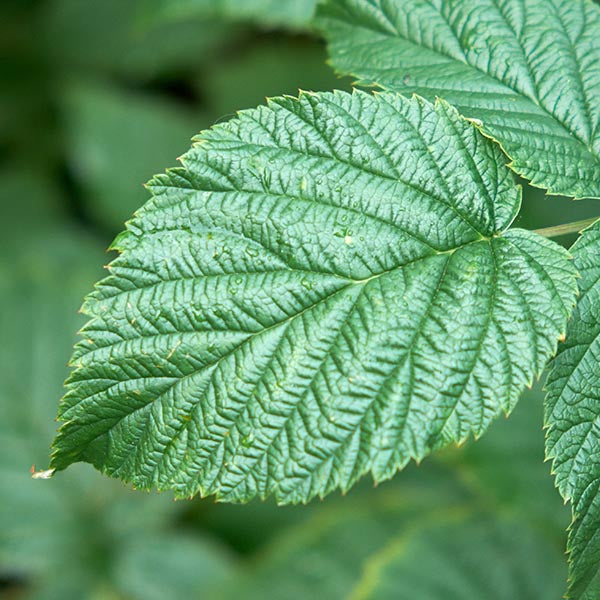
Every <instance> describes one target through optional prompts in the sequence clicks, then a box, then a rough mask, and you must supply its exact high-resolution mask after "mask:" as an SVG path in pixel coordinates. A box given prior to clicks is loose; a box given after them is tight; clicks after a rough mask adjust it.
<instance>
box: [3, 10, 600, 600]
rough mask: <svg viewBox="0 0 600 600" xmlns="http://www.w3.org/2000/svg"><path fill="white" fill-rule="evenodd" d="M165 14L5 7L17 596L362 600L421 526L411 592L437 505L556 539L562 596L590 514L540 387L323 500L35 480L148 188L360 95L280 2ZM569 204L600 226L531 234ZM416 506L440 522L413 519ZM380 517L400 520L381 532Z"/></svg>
mask: <svg viewBox="0 0 600 600" xmlns="http://www.w3.org/2000/svg"><path fill="white" fill-rule="evenodd" d="M179 1H180V2H181V3H182V6H183V4H184V0H179ZM242 1H243V0H242ZM161 3H162V6H166V4H167V0H134V1H131V2H129V1H127V2H126V1H124V0H48V1H46V2H41V1H36V0H4V1H3V2H2V3H1V4H0V6H1V8H0V12H1V13H2V14H0V59H1V60H0V77H1V78H2V85H0V162H2V165H1V166H0V217H1V218H0V229H1V230H0V341H1V344H0V481H1V484H0V490H1V496H0V597H2V598H4V597H6V598H10V599H11V600H13V599H19V600H21V599H26V600H29V599H34V598H35V599H39V598H41V599H48V600H54V599H56V598H60V599H63V598H65V599H69V598H77V599H80V598H84V599H87V598H90V599H95V600H97V599H111V600H114V599H120V598H127V599H134V600H135V599H144V600H146V599H148V598H149V599H152V598H159V597H160V598H166V597H168V598H176V599H177V598H186V599H187V598H194V597H205V598H218V597H219V594H220V593H221V592H222V593H223V594H226V593H230V592H231V593H235V592H234V590H236V589H239V586H240V585H243V586H246V588H245V589H246V592H247V595H248V596H249V597H252V596H253V595H254V596H255V597H273V598H276V597H278V594H281V597H282V598H286V597H287V598H292V599H294V600H295V599H296V598H298V599H303V598H306V597H319V598H323V599H325V600H329V599H331V600H337V599H338V598H340V597H341V596H343V594H344V593H346V592H347V591H349V588H348V587H347V583H348V582H347V581H342V582H341V585H343V587H338V586H339V585H340V578H342V579H343V578H345V577H350V578H351V579H352V581H351V583H352V585H354V584H357V583H358V582H359V580H360V579H361V578H362V577H363V575H364V574H365V573H367V572H371V571H372V570H373V569H374V568H376V567H377V565H380V564H381V565H384V563H383V562H382V561H380V560H379V559H378V558H377V556H378V555H379V552H380V551H381V550H382V548H384V547H385V544H386V543H387V542H386V541H390V543H392V542H391V540H392V539H396V538H398V539H400V538H402V536H403V535H406V534H407V533H408V532H409V530H410V531H415V537H413V538H411V539H412V540H414V541H413V542H412V543H413V544H418V546H415V545H411V546H410V548H411V550H410V553H411V560H412V561H413V563H412V564H413V565H416V567H418V569H415V568H412V567H411V565H409V564H408V563H403V562H401V561H400V562H398V561H393V562H389V563H388V562H385V568H384V569H382V571H381V572H382V574H385V575H386V577H388V576H391V575H392V574H393V578H394V580H395V579H403V578H405V577H409V576H410V578H411V579H410V580H408V579H407V580H406V581H409V583H408V584H407V585H410V586H412V585H416V583H415V581H416V580H415V578H416V577H428V572H427V571H426V569H437V568H441V567H439V565H437V566H432V567H428V565H430V564H432V563H431V562H429V563H428V562H426V561H425V560H424V559H423V560H420V559H419V557H420V556H423V555H422V554H419V552H421V551H422V549H423V548H426V544H427V543H429V540H431V539H432V536H433V538H434V539H439V537H440V536H441V537H442V541H444V540H445V541H444V543H450V541H451V540H450V537H449V536H446V534H445V532H446V531H447V530H445V529H443V528H442V529H439V530H438V529H437V528H436V527H437V526H434V525H433V524H431V526H430V527H429V529H428V530H420V529H419V531H418V532H417V531H416V530H415V527H416V525H417V524H418V523H416V519H417V517H416V515H417V513H418V514H419V515H420V516H421V517H424V518H426V519H427V518H429V517H428V516H427V515H429V514H433V513H440V514H445V513H447V512H449V511H452V510H453V509H454V508H457V507H459V506H460V507H462V508H460V510H461V511H463V512H464V511H466V513H465V514H463V515H462V516H464V518H465V519H472V518H473V517H472V516H471V513H470V512H469V511H470V510H471V509H470V508H468V507H469V506H475V507H476V509H474V510H476V511H477V512H478V513H480V512H481V511H482V510H484V511H487V512H488V514H489V513H492V514H496V515H498V514H499V513H501V514H502V517H501V519H500V520H499V521H495V522H496V523H499V525H497V526H496V527H499V528H500V532H499V535H498V536H497V537H496V538H494V539H500V540H503V539H505V536H506V535H509V536H512V535H513V534H514V529H511V528H509V527H508V526H506V527H505V525H504V524H505V523H507V522H508V523H511V522H512V523H514V522H515V521H516V522H517V523H519V524H521V525H520V526H519V529H518V531H517V534H518V537H517V538H515V539H523V540H534V541H535V540H544V547H543V548H542V549H541V550H539V552H540V556H541V557H547V560H545V561H544V562H543V563H542V564H541V565H540V564H537V565H533V566H532V569H531V572H532V573H533V574H535V576H536V577H538V578H539V577H543V579H544V581H545V586H546V587H544V588H534V589H536V590H539V589H542V590H543V593H544V596H542V597H543V598H552V597H556V598H558V597H560V595H561V594H562V592H563V584H562V581H563V575H564V573H563V571H562V569H563V567H562V561H561V560H560V555H561V551H562V550H561V549H562V547H563V545H564V539H563V529H564V525H565V523H566V522H567V521H568V517H569V515H568V509H566V508H565V507H563V505H562V503H561V501H560V499H559V498H558V496H557V493H556V492H555V490H554V488H553V485H552V480H551V478H550V475H549V465H548V464H544V463H543V462H542V456H543V442H542V439H543V436H542V431H541V423H542V418H541V401H542V396H541V393H540V392H539V391H538V392H534V393H532V394H530V395H528V396H527V397H525V398H523V399H522V401H521V403H520V404H519V406H518V407H517V409H516V410H515V412H514V414H513V415H512V416H511V419H510V421H508V422H500V423H495V424H494V425H492V427H491V428H490V431H489V433H488V434H487V435H486V437H485V438H484V439H482V440H481V441H479V442H478V443H477V444H476V445H471V444H469V445H468V446H467V447H466V448H462V449H459V450H448V451H446V452H445V453H444V454H443V455H442V456H440V457H438V458H437V459H435V460H432V459H428V460H427V461H425V463H424V464H423V465H421V466H420V467H418V468H417V467H415V468H411V469H410V470H409V471H407V472H405V473H402V474H400V475H399V476H398V477H396V478H395V480H394V482H393V483H388V484H382V485H381V486H380V487H379V488H377V489H373V488H372V486H371V485H370V483H369V482H364V483H363V484H362V485H360V486H358V488H357V489H356V490H354V491H353V492H351V493H350V494H348V496H346V497H341V496H339V495H334V496H332V497H331V498H328V499H327V500H325V501H323V502H313V503H311V504H309V505H308V506H307V507H281V508H279V507H276V506H275V505H274V503H272V502H269V503H264V504H263V503H256V502H253V503H251V504H249V505H247V506H226V505H218V504H214V503H213V502H211V501H193V502H177V503H175V502H173V501H172V499H171V497H170V496H168V495H148V494H146V493H142V492H134V491H132V490H130V489H128V488H126V487H125V486H123V485H121V484H120V483H118V482H114V481H110V480H108V479H107V478H104V477H102V476H100V475H98V474H96V473H94V472H93V471H92V470H91V469H90V468H86V467H85V466H83V465H81V466H77V467H74V468H73V469H72V471H70V472H68V473H64V474H62V475H61V476H60V477H56V478H54V479H53V480H50V481H40V480H32V479H31V477H30V473H29V469H30V467H31V465H32V464H35V465H36V468H38V469H43V468H44V467H45V466H46V465H47V461H48V452H49V444H50V441H51V439H52V437H53V434H54V429H55V428H54V423H53V418H54V415H55V412H56V407H57V404H58V399H59V397H60V396H61V394H62V382H63V379H64V378H65V377H66V375H67V372H68V369H67V366H66V362H67V360H68V357H69V354H70V351H71V347H72V343H73V341H74V340H75V338H76V335H75V334H76V330H77V329H78V328H79V327H80V326H81V325H82V319H81V318H80V316H79V315H78V314H77V309H78V307H79V305H80V303H81V298H82V296H83V294H84V293H86V292H87V291H89V289H90V286H91V284H92V282H93V281H95V280H97V279H98V278H99V277H100V275H101V267H102V265H103V264H105V263H106V262H107V261H108V260H109V257H108V256H107V255H106V254H105V252H104V251H105V248H106V247H107V246H108V244H109V243H110V241H111V239H112V237H113V235H114V233H116V232H117V231H118V230H120V229H121V228H122V219H124V218H127V217H128V216H129V215H130V214H131V212H133V211H134V210H135V209H136V208H137V207H138V206H139V205H140V204H141V203H142V202H143V201H144V199H145V192H144V190H143V187H142V184H143V183H144V181H145V180H146V179H147V178H148V177H149V176H150V175H152V174H153V172H154V171H155V170H156V169H157V168H159V169H162V168H163V167H164V166H166V165H169V164H175V159H176V157H177V156H178V155H179V154H180V153H181V152H182V151H183V150H184V149H186V148H187V147H188V146H189V139H190V138H191V137H192V135H194V134H195V133H197V132H198V131H200V130H202V129H204V128H206V127H207V126H209V125H210V124H211V123H212V122H214V121H216V120H224V119H227V118H229V116H231V115H232V113H234V111H235V110H237V109H243V108H248V107H249V106H253V105H256V104H258V103H260V102H262V101H263V98H264V96H272V95H280V94H284V93H296V92H297V88H298V87H301V88H304V89H309V90H310V89H312V90H328V89H333V88H334V87H338V88H339V87H342V88H345V89H347V88H348V80H341V81H340V80H338V79H337V78H336V77H335V76H334V75H333V74H332V73H331V72H330V71H328V69H327V68H326V67H325V66H324V61H325V51H324V48H323V45H322V44H321V42H319V41H318V40H316V39H314V38H312V37H310V36H309V35H308V34H305V33H302V34H299V33H297V31H298V27H304V25H305V21H304V19H305V16H303V15H306V14H307V13H303V12H302V11H303V10H305V6H304V5H302V6H301V3H300V2H298V3H297V2H296V1H295V0H294V2H287V3H284V2H281V3H280V2H274V0H270V5H271V7H275V8H280V9H281V12H274V10H272V11H270V12H268V14H267V15H266V18H261V16H260V13H255V14H253V15H252V14H249V13H248V12H246V14H244V10H246V9H243V10H241V12H239V13H237V12H236V11H235V10H233V11H231V10H230V11H229V13H228V15H226V16H227V18H223V17H219V15H217V14H215V13H213V14H211V15H208V14H206V13H201V12H195V13H194V14H192V13H191V12H187V13H185V12H183V11H180V12H179V13H178V14H175V13H173V14H172V15H168V14H164V15H161V13H160V11H158V10H156V9H157V8H161V6H160V5H161ZM229 3H230V4H231V6H234V5H233V0H229ZM188 4H189V5H190V6H191V5H192V4H193V2H192V0H189V2H188ZM262 4H263V6H268V5H269V3H268V2H267V0H263V2H262ZM309 4H310V2H309V3H307V5H306V6H308V5H309ZM257 5H258V4H257ZM247 6H249V4H248V5H247ZM286 6H287V7H288V8H289V7H291V8H292V9H294V10H297V11H299V12H297V13H296V17H294V19H295V20H294V19H292V21H285V19H286V17H285V13H284V12H283V11H284V9H285V7H286ZM155 10H156V12H149V11H155ZM236 14H237V15H238V16H240V15H241V16H242V17H243V18H242V19H241V20H239V21H238V20H234V19H232V17H235V16H236ZM282 15H284V16H283V17H282ZM298 15H300V16H298ZM286 22H289V23H290V24H291V27H293V29H294V33H291V32H290V30H289V29H288V28H286V27H285V26H284V24H285V23H286ZM275 26H277V29H274V27H275ZM125 163H126V164H125ZM108 173H110V177H109V175H108ZM567 206H568V210H569V214H570V215H573V217H574V218H584V217H586V216H591V215H593V214H595V211H594V209H593V206H590V204H589V203H587V204H586V203H584V202H580V203H578V204H576V205H575V206H572V205H571V203H569V202H568V201H567V200H561V199H557V198H553V199H552V201H551V202H549V201H548V199H546V198H543V195H542V194H541V192H539V191H535V192H532V190H530V189H528V190H526V195H525V199H524V208H523V211H522V216H521V217H520V218H519V221H518V222H517V225H518V226H520V227H532V226H535V227H540V226H545V225H550V224H553V223H557V222H561V221H562V220H563V217H564V214H565V207H567ZM575 210H577V211H578V212H577V213H575V212H573V211H575ZM567 241H568V240H567ZM415 502H417V503H419V504H420V505H421V506H425V505H426V506H427V510H426V511H425V510H423V511H422V510H421V509H420V508H414V507H413V508H410V505H411V503H412V504H413V506H414V503H415ZM465 506H466V507H467V508H465ZM380 507H385V512H384V514H387V513H388V512H393V513H395V514H397V515H398V516H397V517H395V518H394V519H393V520H390V521H386V520H384V519H383V516H384V514H382V516H381V518H379V517H377V514H378V510H379V508H380ZM382 510H383V508H382ZM411 510H412V511H413V512H412V514H414V515H415V518H414V519H413V518H411ZM461 514H462V513H461ZM373 515H375V516H373ZM461 518H462V517H461ZM407 520H408V521H410V523H409V524H406V521H407ZM374 522H375V524H374ZM336 523H337V525H336ZM336 527H338V529H336ZM496 531H498V529H496ZM517 534H514V535H517ZM411 535H412V534H411ZM520 536H523V537H522V538H521V537H520ZM357 539H359V540H361V542H362V543H363V544H364V547H362V546H361V548H358V552H357V546H356V540H357ZM511 539H512V538H511ZM352 540H354V542H352ZM528 543H531V544H533V542H528ZM537 543H539V542H536V544H537ZM488 546H489V545H488ZM491 547H492V551H493V552H497V556H498V560H499V561H501V560H510V559H511V558H514V556H516V557H519V556H521V554H520V553H519V552H517V551H516V550H514V547H513V546H512V545H511V544H509V545H507V546H503V547H501V548H500V549H498V548H499V547H498V546H496V545H494V544H492V545H491ZM527 547H528V548H531V550H530V552H529V554H530V555H531V554H535V553H536V552H538V550H537V548H538V546H537V545H535V544H534V545H529V546H527ZM452 551H453V550H452ZM513 555H514V556H513ZM556 556H558V558H559V560H558V562H557V559H556V558H554V557H556ZM428 558H429V559H431V560H433V557H432V556H430V555H428ZM530 558H531V557H530ZM532 560H533V558H532ZM278 564H281V565H291V566H290V570H289V571H288V572H287V575H286V572H283V571H281V572H279V573H277V574H276V576H275V575H273V571H272V569H273V568H275V567H277V565H278ZM473 568H474V569H476V570H477V569H479V567H478V566H475V567H473ZM407 569H408V570H409V571H410V573H409V574H407ZM494 572H496V573H497V572H498V571H494ZM505 572H506V571H505ZM482 575H483V576H485V573H483V571H482ZM528 577H529V575H528ZM386 580H387V581H389V580H390V579H389V578H388V579H386ZM489 581H490V582H491V581H494V580H492V579H490V580H489ZM394 585H395V586H396V587H397V588H398V589H400V587H401V585H402V582H401V581H398V582H397V583H395V584H394ZM490 585H492V583H490ZM357 589H359V591H360V589H366V588H357ZM393 589H395V588H393ZM415 589H418V588H415ZM476 589H477V588H476ZM357 593H358V592H357ZM443 593H444V591H443V590H442V592H440V594H441V595H439V596H438V597H439V598H444V599H446V598H447V597H449V596H448V595H446V596H444V595H443ZM489 595H490V597H492V598H493V597H494V596H493V595H492V593H491V592H490V594H489ZM497 595H498V594H497ZM382 597H383V596H382ZM429 597H431V596H420V595H418V594H417V593H416V592H415V593H414V594H412V596H411V600H424V599H425V598H429ZM472 597H473V599H474V600H475V598H477V600H478V598H479V597H480V596H479V597H478V596H472ZM499 597H502V596H499ZM531 597H532V598H537V597H539V595H538V596H536V595H534V594H532V595H531Z"/></svg>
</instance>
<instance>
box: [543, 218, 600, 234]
mask: <svg viewBox="0 0 600 600" xmlns="http://www.w3.org/2000/svg"><path fill="white" fill-rule="evenodd" d="M598 219H600V217H592V218H591V219H583V220H582V221H574V222H573V223H565V224H564V225H554V227H544V228H543V229H534V230H533V233H538V234H539V235H543V236H544V237H548V238H552V237H558V236H560V235H567V234H569V233H579V232H580V231H581V230H582V229H585V228H586V227H587V226H588V225H591V224H592V223H595V222H596V221H598Z"/></svg>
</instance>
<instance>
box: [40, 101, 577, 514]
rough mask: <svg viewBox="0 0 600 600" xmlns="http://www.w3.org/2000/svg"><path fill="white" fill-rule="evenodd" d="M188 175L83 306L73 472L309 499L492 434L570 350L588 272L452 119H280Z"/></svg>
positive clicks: (147, 214) (228, 139)
mask: <svg viewBox="0 0 600 600" xmlns="http://www.w3.org/2000/svg"><path fill="white" fill-rule="evenodd" d="M183 165H184V167H183V168H180V169H176V170H172V171H170V172H169V173H167V174H166V175H163V176H159V177H157V178H155V179H154V180H153V181H152V182H151V183H150V189H151V191H152V193H153V196H154V198H153V199H152V200H151V201H150V202H148V203H147V204H146V205H145V206H144V207H143V208H142V209H141V210H140V211H139V212H138V213H137V214H136V216H135V218H134V219H133V220H132V221H130V222H129V224H128V229H127V231H126V232H125V233H124V234H122V235H121V236H119V238H118V239H117V241H116V243H115V247H116V248H118V249H119V250H120V251H121V252H122V254H121V255H120V256H119V257H118V258H117V259H116V260H115V261H113V263H112V265H111V267H110V271H111V274H110V276H109V277H108V278H107V279H105V280H104V281H102V282H101V283H100V284H99V286H98V288H97V290H96V291H95V292H94V293H93V294H92V295H91V296H89V297H88V299H87V301H86V302H85V304H84V307H83V310H84V311H85V312H86V313H87V314H88V315H89V316H90V317H91V321H90V322H89V323H88V325H87V326H86V327H85V328H84V329H83V337H84V339H83V340H82V341H81V342H80V343H79V344H78V346H77V348H76V350H75V353H74V355H73V360H72V364H73V366H74V367H75V371H74V372H73V374H72V376H71V378H70V380H69V392H68V393H67V395H66V396H65V398H64V399H63V401H62V404H61V407H60V415H59V416H60V418H61V419H62V420H63V421H66V422H65V424H64V425H63V426H62V428H61V430H60V434H59V436H58V438H57V439H56V441H55V452H54V455H53V459H52V466H53V467H54V468H56V469H63V468H65V467H67V466H68V465H69V464H70V463H73V462H76V461H81V460H83V461H88V462H91V463H93V464H94V465H95V466H96V467H97V468H99V469H101V470H102V471H104V472H106V473H108V474H110V475H112V476H117V477H121V478H123V479H125V480H128V481H131V482H133V483H134V485H136V486H139V487H142V488H148V487H151V486H156V487H158V488H172V489H174V490H175V492H176V494H177V495H179V496H188V495H191V494H194V493H197V492H200V493H201V494H203V495H204V494H216V495H217V496H218V497H219V498H221V499H224V500H231V501H243V500H248V499H249V498H252V497H253V496H255V495H259V496H261V497H264V496H266V495H268V494H273V495H275V497H276V498H277V499H278V500H279V501H280V502H298V501H306V500H308V499H309V498H311V497H313V496H315V495H320V496H322V495H324V494H326V493H327V492H329V491H330V490H332V489H334V488H336V487H341V488H342V489H347V488H349V487H350V486H351V485H352V484H353V483H354V482H355V481H356V480H357V479H358V478H359V477H360V476H361V475H362V474H363V473H366V472H369V471H370V472H371V473H372V474H373V476H374V478H375V479H376V480H381V479H385V478H388V477H390V476H392V475H393V474H394V472H395V471H396V470H397V469H399V468H401V467H402V466H403V465H405V464H406V463H407V461H409V460H410V459H411V458H414V459H417V460H420V459H421V458H423V457H424V456H425V455H427V454H428V453H429V452H430V451H431V450H433V449H435V448H438V447H441V446H444V445H446V444H449V443H451V442H460V441H463V440H465V439H466V438H467V437H468V436H469V435H470V434H474V435H475V436H479V435H481V434H482V433H483V431H484V430H485V429H486V428H487V426H488V424H489V423H490V421H491V420H492V419H493V418H494V417H495V416H497V415H498V414H500V413H503V412H504V413H508V412H509V411H510V410H511V409H512V408H513V406H514V405H515V403H516V401H517V399H518V397H519V394H520V392H521V391H522V389H523V387H524V386H525V385H527V384H529V383H531V381H532V379H533V377H534V375H536V374H539V373H540V371H541V370H542V369H543V367H544V365H545V363H546V361H547V359H548V358H549V357H550V355H552V354H553V352H554V351H555V348H556V340H557V338H558V337H559V336H560V335H561V334H563V333H564V329H565V325H566V319H567V316H568V314H569V313H570V310H571V307H572V304H573V302H574V294H575V289H576V284H575V278H574V269H573V267H572V265H571V262H570V261H569V260H568V258H567V253H566V251H564V250H563V249H562V248H560V247H559V246H558V245H556V244H554V243H553V242H551V241H549V240H547V239H545V238H542V237H540V236H538V235H536V234H533V233H530V232H527V231H523V230H519V229H512V230H509V231H506V230H507V228H508V227H509V225H510V223H511V222H512V220H513V219H514V217H515V215H516V213H517V211H518V208H519V202H520V190H519V188H517V187H516V186H515V185H514V183H513V181H512V175H511V173H510V171H509V170H508V169H506V168H505V167H504V165H503V156H502V153H501V152H500V150H499V148H498V147H497V146H496V145H495V144H494V143H493V142H491V141H490V140H488V139H486V138H484V137H483V136H482V135H481V134H480V133H479V132H478V131H477V130H476V129H475V128H474V127H473V126H472V125H471V124H470V123H468V122H467V121H466V120H464V119H462V118H461V117H460V116H459V115H458V113H457V112H456V111H455V110H454V109H452V108H451V107H450V106H449V105H447V104H446V103H444V102H439V103H437V104H436V105H435V106H433V105H431V104H429V103H427V102H426V101H424V100H422V99H418V98H413V99H412V100H408V99H405V98H403V97H402V96H399V95H395V94H383V95H378V96H372V95H368V94H365V93H362V92H356V93H354V94H347V93H341V92H340V93H333V94H330V93H324V94H303V95H301V97H300V98H299V99H295V98H290V97H286V98H277V99H274V100H272V101H271V102H270V104H269V106H265V107H261V108H259V109H257V110H252V111H245V112H242V113H240V115H239V118H238V119H235V120H233V121H231V122H229V123H226V124H222V125H218V126H216V127H214V128H213V129H211V130H209V131H207V132H204V133H203V134H202V135H201V136H200V137H199V138H197V140H196V144H195V145H194V146H193V147H192V149H191V150H190V151H189V152H188V153H187V154H186V155H185V156H184V158H183Z"/></svg>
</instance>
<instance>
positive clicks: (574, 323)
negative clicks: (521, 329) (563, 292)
mask: <svg viewBox="0 0 600 600" xmlns="http://www.w3.org/2000/svg"><path fill="white" fill-rule="evenodd" d="M572 252H573V255H574V256H575V265H576V267H577V269H578V270H579V272H580V273H581V280H580V282H579V289H580V294H581V297H580V298H579V301H578V303H577V308H576V309H575V312H574V314H573V318H572V320H571V322H570V323H569V327H568V331H567V338H566V341H565V342H564V343H563V344H561V347H560V351H559V354H558V356H557V357H556V359H555V360H554V362H553V368H552V371H551V372H550V375H549V377H548V384H547V387H548V397H547V400H546V418H545V420H546V425H547V427H548V429H547V435H546V454H547V456H548V458H551V459H552V463H553V470H554V473H555V475H556V485H557V486H558V489H559V490H560V492H561V494H562V495H563V496H564V498H565V500H570V501H571V504H572V508H573V524H572V525H571V529H570V532H569V546H568V548H569V554H570V564H571V572H570V596H569V597H571V598H586V599H589V600H592V598H598V597H599V596H600V454H599V452H598V448H599V445H600V425H599V424H600V261H599V260H598V257H600V222H598V223H596V224H594V225H593V226H592V227H590V228H589V229H587V230H586V231H584V233H583V235H582V237H581V238H580V239H579V240H578V241H577V242H576V243H575V245H574V246H573V248H572Z"/></svg>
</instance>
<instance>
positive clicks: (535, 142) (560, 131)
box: [318, 0, 600, 198]
mask: <svg viewBox="0 0 600 600" xmlns="http://www.w3.org/2000/svg"><path fill="white" fill-rule="evenodd" d="M318 25H319V27H320V28H321V29H322V30H323V31H324V33H325V36H326V38H327V39H328V41H329V49H330V55H331V57H332V62H333V65H334V66H335V67H336V68H337V69H338V70H339V71H340V72H341V73H344V74H351V75H354V76H357V77H358V78H359V82H360V83H361V84H362V85H378V86H381V87H383V88H385V89H389V90H394V91H398V92H402V93H412V92H414V93H417V94H420V95H421V96H424V97H426V98H429V99H430V100H433V99H434V98H435V97H437V96H439V97H441V98H444V99H445V100H447V101H448V102H450V103H451V104H453V105H454V106H456V107H457V108H458V109H459V111H460V112H461V113H462V114H464V115H466V116H468V117H472V118H473V119H477V121H478V122H481V123H482V127H483V130H484V132H485V133H486V134H487V135H489V136H491V137H493V138H495V139H496V140H498V141H499V142H500V143H501V145H502V147H503V148H504V150H505V151H506V153H507V154H508V155H509V157H510V158H511V159H512V163H511V166H512V168H513V169H514V170H515V171H516V172H517V173H519V174H520V175H522V176H523V177H526V178H527V179H529V180H530V181H531V182H532V183H533V184H534V185H536V186H540V187H544V188H546V189H547V190H549V191H550V192H551V193H553V194H562V195H565V196H575V197H578V198H579V197H600V104H599V103H598V101H597V99H598V98H599V97H600V8H599V7H598V6H597V5H596V4H594V3H593V2H592V1H591V0H480V1H477V2H473V1H472V0H444V1H442V0H376V1H373V0H327V1H326V2H325V3H324V5H323V6H322V7H321V9H320V13H319V20H318Z"/></svg>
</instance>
